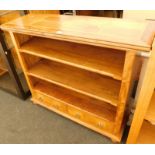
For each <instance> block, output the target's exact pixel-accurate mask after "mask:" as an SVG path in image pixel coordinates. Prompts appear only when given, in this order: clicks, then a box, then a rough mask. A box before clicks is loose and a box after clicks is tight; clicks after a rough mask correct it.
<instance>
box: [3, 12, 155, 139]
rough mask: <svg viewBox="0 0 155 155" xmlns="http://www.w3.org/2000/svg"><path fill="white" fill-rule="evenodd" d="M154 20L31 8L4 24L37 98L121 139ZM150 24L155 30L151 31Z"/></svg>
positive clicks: (149, 41)
mask: <svg viewBox="0 0 155 155" xmlns="http://www.w3.org/2000/svg"><path fill="white" fill-rule="evenodd" d="M154 28H155V26H154V23H149V22H142V23H138V22H132V21H126V20H123V19H110V18H109V19H108V18H100V17H86V16H67V15H48V14H46V15H45V14H44V15H40V14H29V15H26V16H25V17H22V18H18V19H17V20H13V21H11V22H8V23H6V24H4V25H2V26H1V29H2V30H4V31H8V32H9V33H10V35H11V37H12V40H13V42H14V45H15V48H16V50H17V54H18V57H19V59H20V63H21V65H22V69H23V71H24V73H25V77H26V79H27V82H28V84H29V88H30V90H31V93H32V101H33V102H34V103H36V104H39V105H41V106H43V107H45V108H48V109H50V110H52V111H54V112H56V113H58V114H60V115H62V116H65V117H67V118H69V119H71V120H73V121H75V122H77V123H80V124H82V125H84V126H86V127H88V128H90V129H92V130H94V131H97V132H99V133H101V134H103V135H105V136H108V137H109V138H111V139H112V140H113V141H115V142H120V140H121V137H122V133H123V129H124V125H125V122H126V116H127V113H128V112H127V108H126V107H127V105H128V104H127V103H128V101H129V94H130V90H131V85H132V84H131V83H132V73H133V70H134V67H135V66H134V62H135V55H136V53H137V52H138V51H140V50H141V51H145V52H149V51H150V50H151V47H152V42H153V37H154V36H153V35H154ZM148 29H149V31H147V30H148Z"/></svg>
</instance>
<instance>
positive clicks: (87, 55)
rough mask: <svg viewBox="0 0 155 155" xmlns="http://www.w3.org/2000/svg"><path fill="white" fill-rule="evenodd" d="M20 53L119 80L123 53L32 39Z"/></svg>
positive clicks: (51, 40) (44, 39)
mask: <svg viewBox="0 0 155 155" xmlns="http://www.w3.org/2000/svg"><path fill="white" fill-rule="evenodd" d="M20 52H24V53H28V54H31V55H35V56H39V57H43V58H46V59H49V60H53V61H57V62H61V63H64V64H67V65H71V66H74V67H78V68H82V69H85V70H89V71H92V72H95V73H99V74H102V75H106V76H109V77H112V78H114V79H117V80H121V78H122V72H123V66H124V60H125V51H124V52H122V51H119V50H112V49H106V48H102V47H95V46H89V45H84V44H76V43H70V42H65V41H58V40H53V39H46V38H41V37H33V38H32V39H30V40H29V41H27V42H26V43H24V44H23V45H22V46H21V47H20Z"/></svg>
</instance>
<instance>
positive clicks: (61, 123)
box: [0, 90, 112, 144]
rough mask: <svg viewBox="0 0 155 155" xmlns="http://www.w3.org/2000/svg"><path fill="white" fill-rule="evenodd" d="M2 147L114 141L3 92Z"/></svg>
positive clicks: (0, 98)
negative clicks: (5, 145) (3, 144)
mask: <svg viewBox="0 0 155 155" xmlns="http://www.w3.org/2000/svg"><path fill="white" fill-rule="evenodd" d="M0 143H1V144H2V143H5V144H8V143H9V144H29V143H30V144H40V143H41V144H99V143H101V144H109V143H112V142H111V140H110V139H108V138H106V137H104V136H102V135H100V134H98V133H96V132H94V131H92V130H90V129H88V128H85V127H83V126H81V125H79V124H77V123H74V122H73V121H71V120H69V119H66V118H64V117H62V116H60V115H58V114H56V113H54V112H51V111H49V110H47V109H45V108H42V107H41V106H38V105H34V104H33V103H32V102H31V101H30V99H27V100H26V101H23V100H21V99H19V98H18V97H15V96H13V95H11V94H8V93H6V92H4V91H2V90H0Z"/></svg>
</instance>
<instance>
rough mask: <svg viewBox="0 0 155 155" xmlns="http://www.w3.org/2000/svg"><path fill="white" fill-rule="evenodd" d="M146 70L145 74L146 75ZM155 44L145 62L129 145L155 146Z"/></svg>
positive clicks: (128, 139)
mask: <svg viewBox="0 0 155 155" xmlns="http://www.w3.org/2000/svg"><path fill="white" fill-rule="evenodd" d="M144 70H146V71H145V73H144ZM154 71H155V42H154V43H153V45H152V50H151V52H150V57H149V58H148V59H146V60H145V63H144V66H143V70H142V73H141V74H142V75H141V79H140V83H139V86H138V91H137V95H136V100H135V103H136V109H135V112H134V115H133V120H132V123H131V127H130V130H129V135H128V138H127V143H128V144H135V143H137V144H155V72H154Z"/></svg>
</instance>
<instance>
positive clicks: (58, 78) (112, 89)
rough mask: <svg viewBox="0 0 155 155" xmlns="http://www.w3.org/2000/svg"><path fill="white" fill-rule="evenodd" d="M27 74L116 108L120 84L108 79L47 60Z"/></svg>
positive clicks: (36, 65)
mask: <svg viewBox="0 0 155 155" xmlns="http://www.w3.org/2000/svg"><path fill="white" fill-rule="evenodd" d="M28 74H29V75H31V76H34V77H38V78H40V79H43V80H46V81H49V82H52V83H55V84H57V85H60V86H63V87H65V88H68V89H72V90H74V91H77V92H79V93H83V94H85V95H88V96H90V97H94V98H96V99H99V100H102V101H105V102H109V103H111V104H113V105H115V106H117V103H118V94H119V90H120V84H121V83H120V81H117V80H114V79H111V78H109V77H105V76H101V75H99V74H95V73H91V72H88V71H85V70H81V69H77V68H74V67H71V66H67V65H61V64H59V63H56V62H52V61H48V60H40V61H39V62H38V63H36V64H35V65H34V66H33V67H31V68H30V69H29V70H28Z"/></svg>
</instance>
